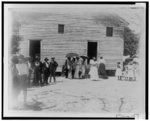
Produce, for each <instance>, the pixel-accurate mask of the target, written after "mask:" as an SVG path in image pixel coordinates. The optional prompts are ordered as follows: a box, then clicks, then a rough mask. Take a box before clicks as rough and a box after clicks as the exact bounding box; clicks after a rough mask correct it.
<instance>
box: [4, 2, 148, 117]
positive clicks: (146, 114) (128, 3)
mask: <svg viewBox="0 0 150 121" xmlns="http://www.w3.org/2000/svg"><path fill="white" fill-rule="evenodd" d="M135 3H145V4H146V33H145V34H146V41H145V45H146V46H145V47H146V48H145V57H146V58H145V63H146V65H145V68H146V73H145V119H147V120H148V87H149V85H148V40H149V36H148V35H149V28H148V27H149V2H148V1H130V2H129V1H122V2H118V1H107V2H106V1H101V2H99V1H51V2H48V1H37V2H35V1H2V2H1V5H2V9H1V10H2V14H1V15H2V16H1V17H2V23H1V25H2V61H1V62H2V87H1V89H2V90H1V91H2V105H1V107H2V113H1V114H2V115H1V116H2V119H5V120H6V119H9V120H14V119H16V120H20V119H22V120H26V119H33V120H35V119H36V120H41V119H51V120H52V119H53V120H58V119H62V120H64V119H66V120H71V119H74V120H76V119H84V120H92V119H93V120H94V119H95V120H98V119H106V120H107V119H116V120H118V119H119V120H120V119H122V120H127V119H129V120H130V119H134V118H132V117H5V116H4V113H3V111H4V105H3V101H4V99H3V96H4V95H3V91H4V88H3V86H4V82H3V81H4V78H3V77H4V73H3V72H4V65H3V64H4V63H3V59H4V48H3V47H4V5H5V4H85V5H86V4H95V5H96V4H106V5H108V4H111V5H113V4H115V5H132V4H133V5H134V4H135Z"/></svg>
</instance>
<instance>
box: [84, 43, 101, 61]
mask: <svg viewBox="0 0 150 121" xmlns="http://www.w3.org/2000/svg"><path fill="white" fill-rule="evenodd" d="M88 42H96V43H97V55H96V59H98V58H97V57H98V50H99V41H98V40H87V44H86V46H87V47H86V48H87V50H86V55H87V56H88Z"/></svg>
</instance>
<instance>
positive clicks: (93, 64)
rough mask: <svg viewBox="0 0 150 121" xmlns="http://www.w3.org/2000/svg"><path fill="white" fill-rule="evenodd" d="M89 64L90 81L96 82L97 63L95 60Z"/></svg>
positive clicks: (97, 78)
mask: <svg viewBox="0 0 150 121" xmlns="http://www.w3.org/2000/svg"><path fill="white" fill-rule="evenodd" d="M90 64H91V68H90V72H89V74H90V79H91V80H92V81H97V80H99V77H98V68H97V67H98V63H97V61H96V59H95V58H93V59H91V60H90Z"/></svg>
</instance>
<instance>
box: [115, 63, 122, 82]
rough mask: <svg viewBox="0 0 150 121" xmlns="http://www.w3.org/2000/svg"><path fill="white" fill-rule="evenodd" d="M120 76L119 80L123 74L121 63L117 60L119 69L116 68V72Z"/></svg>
mask: <svg viewBox="0 0 150 121" xmlns="http://www.w3.org/2000/svg"><path fill="white" fill-rule="evenodd" d="M115 75H116V76H117V77H118V80H121V76H122V69H121V63H120V62H117V69H116V74H115Z"/></svg>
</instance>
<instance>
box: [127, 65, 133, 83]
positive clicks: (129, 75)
mask: <svg viewBox="0 0 150 121" xmlns="http://www.w3.org/2000/svg"><path fill="white" fill-rule="evenodd" d="M133 78H134V69H133V62H129V64H128V79H129V81H133Z"/></svg>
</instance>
